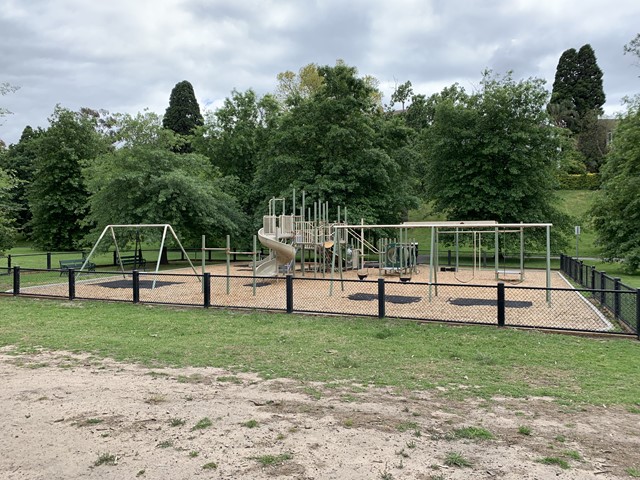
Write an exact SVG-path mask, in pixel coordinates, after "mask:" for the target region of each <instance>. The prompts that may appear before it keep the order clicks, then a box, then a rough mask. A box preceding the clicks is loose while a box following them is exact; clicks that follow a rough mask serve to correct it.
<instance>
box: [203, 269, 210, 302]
mask: <svg viewBox="0 0 640 480" xmlns="http://www.w3.org/2000/svg"><path fill="white" fill-rule="evenodd" d="M202 288H203V293H204V298H203V300H204V308H209V307H210V306H211V274H210V273H209V272H206V273H205V274H204V276H203V282H202Z"/></svg>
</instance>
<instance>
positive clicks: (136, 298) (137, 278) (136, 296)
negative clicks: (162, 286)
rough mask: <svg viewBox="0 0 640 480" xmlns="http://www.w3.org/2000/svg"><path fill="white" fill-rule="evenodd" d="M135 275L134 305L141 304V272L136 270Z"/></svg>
mask: <svg viewBox="0 0 640 480" xmlns="http://www.w3.org/2000/svg"><path fill="white" fill-rule="evenodd" d="M132 274H133V303H140V272H139V271H138V270H134V271H133V272H132Z"/></svg>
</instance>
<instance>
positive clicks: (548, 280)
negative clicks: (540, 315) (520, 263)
mask: <svg viewBox="0 0 640 480" xmlns="http://www.w3.org/2000/svg"><path fill="white" fill-rule="evenodd" d="M547 303H548V304H549V306H551V227H550V226H549V225H547Z"/></svg>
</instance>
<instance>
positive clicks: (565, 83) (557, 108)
mask: <svg viewBox="0 0 640 480" xmlns="http://www.w3.org/2000/svg"><path fill="white" fill-rule="evenodd" d="M578 76H579V71H578V52H577V51H576V49H575V48H570V49H568V50H565V51H564V52H562V55H560V60H558V66H557V67H556V76H555V79H554V81H553V90H552V92H551V100H550V102H549V107H550V108H549V113H550V114H551V115H552V116H553V118H554V119H555V121H556V123H557V124H558V126H560V127H566V128H569V129H570V130H571V131H573V132H577V126H578V122H577V110H576V102H575V98H574V97H575V88H576V83H577V81H578Z"/></svg>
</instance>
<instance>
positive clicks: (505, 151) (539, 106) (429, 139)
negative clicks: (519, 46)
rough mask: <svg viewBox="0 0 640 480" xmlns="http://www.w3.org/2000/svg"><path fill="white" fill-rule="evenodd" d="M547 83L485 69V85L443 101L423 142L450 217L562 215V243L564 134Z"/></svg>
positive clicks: (433, 184)
mask: <svg viewBox="0 0 640 480" xmlns="http://www.w3.org/2000/svg"><path fill="white" fill-rule="evenodd" d="M543 84H544V81H542V80H538V79H527V80H522V81H518V82H516V81H514V80H513V79H512V77H511V75H510V74H507V75H506V76H504V77H498V76H494V75H493V74H491V72H485V75H484V77H483V79H482V81H481V84H480V85H481V89H480V91H478V92H477V93H474V94H471V95H467V96H466V98H463V97H462V96H461V95H458V96H457V99H456V100H455V101H454V100H452V99H448V100H445V101H442V102H439V103H438V104H437V106H436V110H435V116H434V121H433V125H432V126H431V127H430V128H429V129H427V130H425V143H424V144H425V146H426V149H427V151H426V154H427V157H428V169H429V170H428V175H427V179H426V182H425V183H426V185H427V194H428V196H429V198H431V199H432V200H433V201H434V209H435V211H437V212H442V213H444V214H445V215H446V217H447V219H449V220H496V221H499V222H553V223H556V224H557V223H559V224H560V225H556V228H555V229H554V230H555V234H554V238H555V243H556V248H558V243H557V241H558V240H559V239H560V238H561V232H560V231H561V228H562V227H565V226H566V225H564V223H565V222H566V221H567V219H566V218H565V217H563V215H562V214H560V212H558V211H557V210H556V209H555V207H554V206H553V194H552V192H553V188H554V186H555V182H556V181H555V171H556V168H557V164H558V152H559V148H558V147H559V141H560V139H559V136H558V134H557V132H556V127H554V126H552V125H551V124H550V123H549V122H548V119H547V115H546V113H545V104H546V101H547V98H548V97H547V92H546V91H545V90H544V88H543ZM557 227H561V228H560V229H559V228H557Z"/></svg>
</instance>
